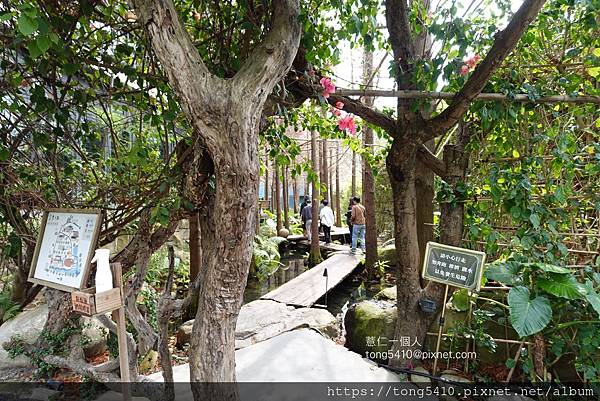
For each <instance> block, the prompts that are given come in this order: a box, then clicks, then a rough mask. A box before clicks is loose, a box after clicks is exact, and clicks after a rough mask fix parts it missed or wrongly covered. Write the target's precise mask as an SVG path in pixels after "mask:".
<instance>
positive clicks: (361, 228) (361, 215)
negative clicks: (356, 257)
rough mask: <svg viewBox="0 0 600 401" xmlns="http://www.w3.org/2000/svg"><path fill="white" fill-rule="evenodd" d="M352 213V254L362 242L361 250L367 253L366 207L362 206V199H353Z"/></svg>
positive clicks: (356, 197)
mask: <svg viewBox="0 0 600 401" xmlns="http://www.w3.org/2000/svg"><path fill="white" fill-rule="evenodd" d="M352 201H353V202H352V203H353V205H352V213H351V216H350V220H351V222H352V249H351V250H350V252H352V253H355V252H356V244H357V242H358V241H360V249H362V251H363V252H365V249H366V246H365V207H364V206H363V205H361V204H360V198H359V197H358V196H355V197H354V198H352Z"/></svg>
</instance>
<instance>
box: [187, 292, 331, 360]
mask: <svg viewBox="0 0 600 401" xmlns="http://www.w3.org/2000/svg"><path fill="white" fill-rule="evenodd" d="M193 325H194V321H193V320H189V321H187V322H185V323H184V324H183V325H182V326H181V327H180V328H179V330H178V332H177V345H178V346H180V347H181V346H183V345H184V344H186V343H188V342H189V340H190V336H191V333H192V327H193ZM338 326H339V325H338V321H337V319H336V318H335V316H333V315H332V314H331V313H329V312H328V311H327V310H325V309H316V308H298V309H296V308H294V307H293V306H288V305H286V304H282V303H280V302H275V301H270V300H264V299H259V300H256V301H253V302H250V303H247V304H246V305H244V306H242V309H241V310H240V314H239V316H238V320H237V325H236V330H235V348H236V349H240V348H244V347H247V346H249V345H252V344H256V343H258V342H261V341H264V340H268V339H269V338H272V337H275V336H277V335H279V334H281V333H285V332H287V331H290V330H294V329H298V328H312V329H315V330H317V331H319V332H320V333H322V334H323V335H324V336H326V337H329V338H335V337H337V336H338V334H339V327H338Z"/></svg>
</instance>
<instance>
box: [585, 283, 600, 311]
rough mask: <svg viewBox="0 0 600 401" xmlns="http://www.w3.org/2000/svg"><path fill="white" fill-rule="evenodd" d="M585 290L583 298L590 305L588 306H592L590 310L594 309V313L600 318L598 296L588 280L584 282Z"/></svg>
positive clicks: (599, 299) (599, 296)
mask: <svg viewBox="0 0 600 401" xmlns="http://www.w3.org/2000/svg"><path fill="white" fill-rule="evenodd" d="M585 290H586V296H585V298H586V299H587V301H588V302H589V303H590V305H592V308H594V310H595V311H596V313H598V317H600V295H598V293H597V292H596V290H595V289H594V286H593V285H592V282H591V281H590V280H587V281H586V282H585Z"/></svg>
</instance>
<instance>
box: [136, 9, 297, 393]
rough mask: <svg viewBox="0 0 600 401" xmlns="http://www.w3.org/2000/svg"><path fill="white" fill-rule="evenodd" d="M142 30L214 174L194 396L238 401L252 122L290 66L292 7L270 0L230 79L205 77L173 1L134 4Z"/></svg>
mask: <svg viewBox="0 0 600 401" xmlns="http://www.w3.org/2000/svg"><path fill="white" fill-rule="evenodd" d="M133 3H134V6H135V9H136V14H137V15H138V17H139V19H140V24H141V25H142V26H143V27H144V28H145V30H146V33H147V35H148V37H149V38H150V41H151V44H152V48H153V50H154V54H155V55H156V57H157V58H158V59H159V60H160V63H161V67H162V69H163V71H164V72H165V75H166V76H167V78H168V80H169V83H170V84H171V86H172V87H173V90H174V91H175V93H176V94H177V96H178V98H179V100H180V104H181V107H182V109H183V111H184V112H185V114H186V116H187V118H188V120H189V122H190V124H191V126H192V128H193V130H194V134H195V135H196V136H197V139H198V140H199V142H201V143H202V145H204V146H205V147H206V152H207V154H208V155H209V156H210V160H211V161H212V165H213V171H214V178H215V180H214V196H212V197H210V199H207V201H206V205H205V206H203V208H202V213H201V217H200V225H201V231H202V238H201V241H202V250H203V253H202V259H203V263H202V270H201V283H202V284H201V287H200V292H199V301H198V312H197V314H196V319H195V321H194V327H193V331H192V336H191V342H190V355H189V363H190V376H191V381H192V382H193V383H194V385H193V386H192V392H193V394H194V399H195V400H196V401H199V400H216V401H224V400H237V399H239V394H238V393H237V389H236V386H216V385H215V384H214V383H218V382H234V381H235V325H236V320H237V317H238V314H239V310H240V307H241V303H242V299H243V293H244V288H245V286H246V279H247V275H248V268H249V266H250V260H251V256H252V244H253V239H254V231H255V225H256V223H257V222H256V211H257V206H258V204H257V200H258V186H259V162H258V122H259V120H260V116H261V114H262V110H263V106H264V104H265V101H266V99H267V96H268V95H269V94H270V93H271V91H272V90H273V87H274V86H275V84H276V83H277V82H279V81H280V80H281V79H282V77H283V76H284V75H285V73H286V71H287V70H288V69H289V67H290V66H291V64H292V61H293V59H294V57H295V54H296V52H297V49H298V45H299V42H300V36H301V27H300V24H299V18H298V17H299V12H300V11H299V2H298V1H297V0H281V1H276V2H273V3H272V4H273V12H272V15H271V29H270V31H269V32H268V34H267V35H266V36H265V38H264V39H263V41H262V43H260V44H258V45H257V46H256V47H255V48H254V50H253V51H252V53H251V54H250V55H249V56H248V58H247V60H246V62H245V63H244V64H243V65H242V67H241V68H240V70H239V71H238V72H237V73H236V75H235V76H234V77H233V78H231V79H227V80H225V79H221V78H218V77H216V76H215V75H213V74H211V72H210V71H209V70H208V68H207V67H206V65H205V64H204V63H203V61H202V58H201V57H200V54H199V53H198V50H197V49H196V47H195V45H194V43H193V41H192V39H191V38H190V36H189V34H188V33H187V31H186V28H185V26H184V25H183V24H182V22H181V21H180V19H179V18H178V13H177V10H176V9H175V6H174V4H173V1H172V0H151V1H148V0H144V1H142V0H134V1H133Z"/></svg>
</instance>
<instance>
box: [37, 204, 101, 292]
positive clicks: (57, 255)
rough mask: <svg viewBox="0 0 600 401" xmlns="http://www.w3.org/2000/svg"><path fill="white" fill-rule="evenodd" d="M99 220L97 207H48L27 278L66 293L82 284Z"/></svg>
mask: <svg viewBox="0 0 600 401" xmlns="http://www.w3.org/2000/svg"><path fill="white" fill-rule="evenodd" d="M101 220H102V214H101V212H100V211H98V210H76V209H51V210H47V211H46V212H45V213H44V218H43V219H42V226H41V229H40V233H39V236H38V240H37V244H36V249H35V254H34V257H33V262H32V266H31V271H30V273H29V274H30V276H29V281H31V282H33V283H36V284H41V285H44V286H47V287H52V288H57V289H60V290H63V291H69V292H71V291H74V290H77V289H81V288H82V287H83V286H85V285H86V284H87V283H86V280H87V278H88V275H89V268H90V261H91V259H92V257H93V251H94V249H95V247H96V243H97V241H98V233H99V231H100V223H101Z"/></svg>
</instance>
